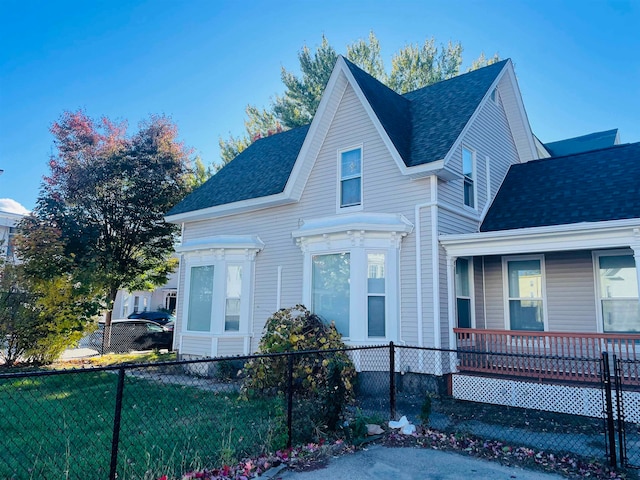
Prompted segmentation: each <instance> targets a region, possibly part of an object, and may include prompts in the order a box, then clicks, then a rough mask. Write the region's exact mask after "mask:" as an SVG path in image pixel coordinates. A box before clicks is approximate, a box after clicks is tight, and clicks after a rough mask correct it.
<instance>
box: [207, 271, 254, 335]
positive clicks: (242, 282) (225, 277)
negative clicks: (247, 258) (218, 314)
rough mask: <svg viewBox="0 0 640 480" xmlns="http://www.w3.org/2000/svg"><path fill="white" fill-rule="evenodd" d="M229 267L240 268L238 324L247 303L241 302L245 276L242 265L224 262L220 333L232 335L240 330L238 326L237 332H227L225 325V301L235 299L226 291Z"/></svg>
mask: <svg viewBox="0 0 640 480" xmlns="http://www.w3.org/2000/svg"><path fill="white" fill-rule="evenodd" d="M229 267H240V272H241V273H240V275H241V277H242V280H241V282H240V297H239V300H240V323H242V318H244V317H245V315H243V309H244V306H245V304H246V303H247V302H243V298H244V295H243V294H244V288H243V287H244V279H245V274H244V265H243V264H242V263H239V262H226V264H225V267H224V305H223V310H224V313H223V315H222V331H223V332H224V333H225V334H234V333H240V332H241V328H240V326H239V328H238V330H227V329H226V323H227V300H228V299H229V298H235V297H229V291H228V289H227V287H228V285H227V275H228V274H229ZM214 275H215V273H214Z"/></svg>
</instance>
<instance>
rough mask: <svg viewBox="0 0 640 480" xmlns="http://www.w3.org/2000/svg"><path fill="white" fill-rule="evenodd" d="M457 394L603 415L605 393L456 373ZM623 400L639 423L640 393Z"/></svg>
mask: <svg viewBox="0 0 640 480" xmlns="http://www.w3.org/2000/svg"><path fill="white" fill-rule="evenodd" d="M453 396H454V398H457V399H459V400H469V401H472V402H481V403H493V404H497V405H506V406H510V407H521V408H534V409H537V410H546V411H549V412H558V413H569V414H573V415H584V416H588V417H598V418H600V417H602V393H601V391H600V390H599V389H597V388H590V387H572V386H567V385H547V384H540V383H534V382H524V381H517V380H505V379H499V378H485V377H475V376H469V375H458V374H456V375H453ZM623 401H624V407H625V408H624V411H625V418H626V420H628V421H631V422H634V423H639V422H640V393H638V392H623Z"/></svg>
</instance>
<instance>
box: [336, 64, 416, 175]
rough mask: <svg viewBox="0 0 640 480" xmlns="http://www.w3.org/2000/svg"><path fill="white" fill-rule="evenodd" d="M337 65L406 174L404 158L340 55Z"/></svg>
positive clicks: (399, 166) (401, 169) (392, 155)
mask: <svg viewBox="0 0 640 480" xmlns="http://www.w3.org/2000/svg"><path fill="white" fill-rule="evenodd" d="M338 65H340V67H341V68H342V71H343V72H344V74H345V76H346V77H347V80H349V83H350V84H351V87H352V88H353V91H354V92H355V94H356V96H357V97H358V99H360V103H362V106H363V107H364V109H365V111H366V112H367V115H368V116H369V119H370V120H371V122H372V123H373V125H374V126H375V128H376V130H377V131H378V134H379V135H380V137H381V138H382V141H383V143H384V144H385V145H386V147H387V149H388V150H389V153H391V157H392V158H393V159H394V161H395V162H396V165H397V166H398V168H399V169H400V171H401V172H402V173H403V174H404V175H407V166H406V164H405V163H404V160H403V159H402V157H401V156H400V153H398V150H397V149H396V146H395V145H394V144H393V142H392V141H391V138H390V137H389V134H388V133H387V131H386V130H385V129H384V127H383V126H382V123H380V120H379V119H378V116H377V115H376V114H375V112H374V111H373V108H371V105H370V104H369V101H368V100H367V97H366V96H365V94H364V93H363V91H362V89H361V88H360V85H359V84H358V82H357V81H356V79H355V78H354V76H353V74H352V73H351V70H349V67H348V66H347V64H346V63H345V62H344V58H342V56H340V57H338Z"/></svg>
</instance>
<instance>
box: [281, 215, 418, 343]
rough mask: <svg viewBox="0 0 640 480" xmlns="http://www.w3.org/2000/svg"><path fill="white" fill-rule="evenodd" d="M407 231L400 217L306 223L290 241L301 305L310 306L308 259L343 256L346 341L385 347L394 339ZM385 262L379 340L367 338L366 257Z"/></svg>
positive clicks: (397, 330)
mask: <svg viewBox="0 0 640 480" xmlns="http://www.w3.org/2000/svg"><path fill="white" fill-rule="evenodd" d="M412 231H413V224H412V223H411V222H409V220H407V219H406V218H405V217H404V216H403V215H397V214H372V213H352V214H344V215H336V216H333V217H324V218H318V219H310V220H307V221H305V222H304V224H303V225H302V226H301V227H300V228H299V229H298V230H296V231H294V232H292V237H293V238H294V239H295V240H296V243H297V245H298V246H299V247H300V249H301V250H302V253H303V254H304V264H303V282H302V283H303V285H302V301H303V303H304V304H305V305H307V306H308V307H309V308H313V306H312V296H313V291H312V290H313V286H312V276H313V258H314V257H315V256H322V255H331V254H337V253H348V254H349V290H350V293H349V336H348V338H345V340H346V341H347V342H348V343H349V344H352V345H357V344H372V343H381V342H382V343H386V342H388V341H398V339H399V338H400V323H401V322H400V281H399V274H398V271H399V267H400V243H401V241H402V238H403V237H405V236H406V235H408V234H409V233H411V232H412ZM372 253H382V254H384V258H385V265H384V270H385V277H384V278H385V336H384V337H369V336H368V330H367V322H366V318H367V316H366V314H365V315H364V316H363V312H366V311H367V298H368V290H367V272H368V263H367V258H368V254H372Z"/></svg>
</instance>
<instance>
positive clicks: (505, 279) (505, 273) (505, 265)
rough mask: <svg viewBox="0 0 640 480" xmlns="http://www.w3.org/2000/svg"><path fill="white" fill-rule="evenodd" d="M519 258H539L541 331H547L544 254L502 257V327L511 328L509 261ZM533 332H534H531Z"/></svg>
mask: <svg viewBox="0 0 640 480" xmlns="http://www.w3.org/2000/svg"><path fill="white" fill-rule="evenodd" d="M520 260H539V261H540V275H541V276H542V315H543V318H542V324H543V330H542V331H543V332H548V331H549V315H548V312H547V275H546V269H545V258H544V255H517V256H507V257H502V297H503V309H504V329H505V330H511V314H510V311H509V262H514V261H520ZM531 333H532V334H535V332H531Z"/></svg>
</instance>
